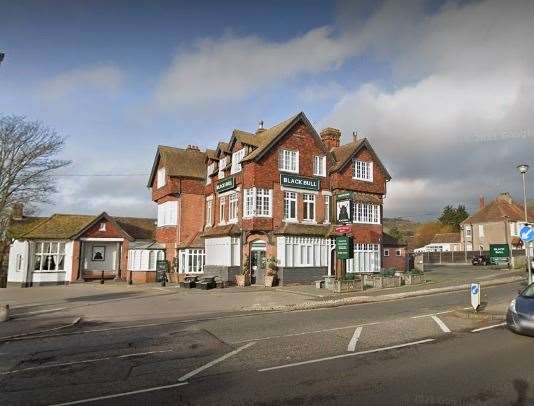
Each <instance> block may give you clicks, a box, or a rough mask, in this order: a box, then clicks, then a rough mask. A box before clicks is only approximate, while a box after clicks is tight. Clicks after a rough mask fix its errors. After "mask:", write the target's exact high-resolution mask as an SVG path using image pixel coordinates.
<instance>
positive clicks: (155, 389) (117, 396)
mask: <svg viewBox="0 0 534 406" xmlns="http://www.w3.org/2000/svg"><path fill="white" fill-rule="evenodd" d="M187 384H188V382H179V383H175V384H172V385H164V386H155V387H153V388H147V389H139V390H134V391H130V392H123V393H116V394H114V395H107V396H99V397H96V398H87V399H81V400H74V401H72V402H64V403H56V404H54V405H51V406H67V405H79V404H81V403H89V402H96V401H97V400H104V399H113V398H119V397H123V396H129V395H136V394H138V393H147V392H155V391H158V390H162V389H170V388H177V387H179V386H183V385H187Z"/></svg>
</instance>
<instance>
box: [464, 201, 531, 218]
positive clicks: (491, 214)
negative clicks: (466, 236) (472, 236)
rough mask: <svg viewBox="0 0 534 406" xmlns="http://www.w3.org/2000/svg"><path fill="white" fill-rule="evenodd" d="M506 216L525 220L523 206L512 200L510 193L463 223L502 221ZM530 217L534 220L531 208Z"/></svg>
mask: <svg viewBox="0 0 534 406" xmlns="http://www.w3.org/2000/svg"><path fill="white" fill-rule="evenodd" d="M527 207H528V206H527ZM505 218H508V220H510V221H524V220H525V212H524V210H523V206H522V205H519V204H517V203H515V202H514V201H512V199H511V198H510V197H509V195H507V194H501V195H500V196H498V197H497V198H496V199H495V200H493V201H492V202H491V203H490V204H488V205H487V206H485V207H484V208H482V209H480V210H479V211H477V212H476V213H474V214H473V215H471V216H469V217H468V218H467V219H465V220H464V221H462V224H478V223H492V222H500V221H504V219H505ZM528 219H529V221H534V210H532V209H529V213H528Z"/></svg>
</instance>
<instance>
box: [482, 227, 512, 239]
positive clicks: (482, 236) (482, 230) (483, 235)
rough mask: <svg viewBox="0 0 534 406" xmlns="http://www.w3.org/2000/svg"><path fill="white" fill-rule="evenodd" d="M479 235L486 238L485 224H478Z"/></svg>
mask: <svg viewBox="0 0 534 406" xmlns="http://www.w3.org/2000/svg"><path fill="white" fill-rule="evenodd" d="M512 235H513V234H512ZM478 237H479V238H484V224H479V225H478Z"/></svg>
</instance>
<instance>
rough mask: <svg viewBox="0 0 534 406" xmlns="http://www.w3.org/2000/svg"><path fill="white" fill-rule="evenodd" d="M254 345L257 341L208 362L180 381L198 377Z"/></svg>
mask: <svg viewBox="0 0 534 406" xmlns="http://www.w3.org/2000/svg"><path fill="white" fill-rule="evenodd" d="M254 344H256V342H255V341H253V342H251V343H248V344H245V345H243V346H241V347H239V348H238V349H236V350H234V351H232V352H229V353H228V354H225V355H223V356H222V357H219V358H217V359H214V360H213V361H211V362H208V363H207V364H205V365H202V366H201V367H200V368H197V369H195V370H193V371H191V372H189V373H187V374H185V375H184V376H182V377H181V378H178V380H179V381H180V382H183V381H187V380H188V379H189V378H191V377H193V376H195V375H197V374H198V373H200V372H202V371H204V370H206V369H208V368H211V367H212V366H214V365H216V364H218V363H219V362H222V361H224V360H225V359H227V358H230V357H232V356H234V355H236V354H237V353H239V352H241V351H243V350H245V349H247V348H248V347H251V346H253V345H254Z"/></svg>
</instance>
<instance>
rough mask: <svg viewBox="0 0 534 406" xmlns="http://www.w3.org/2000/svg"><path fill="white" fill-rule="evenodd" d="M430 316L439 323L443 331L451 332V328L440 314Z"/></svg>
mask: <svg viewBox="0 0 534 406" xmlns="http://www.w3.org/2000/svg"><path fill="white" fill-rule="evenodd" d="M430 317H431V318H432V320H434V321H435V322H436V323H437V325H438V326H439V328H440V329H441V331H443V332H444V333H450V332H451V330H450V328H448V327H447V325H446V324H445V323H443V321H442V320H441V319H440V318H439V317H438V316H435V315H432V316H430Z"/></svg>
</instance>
